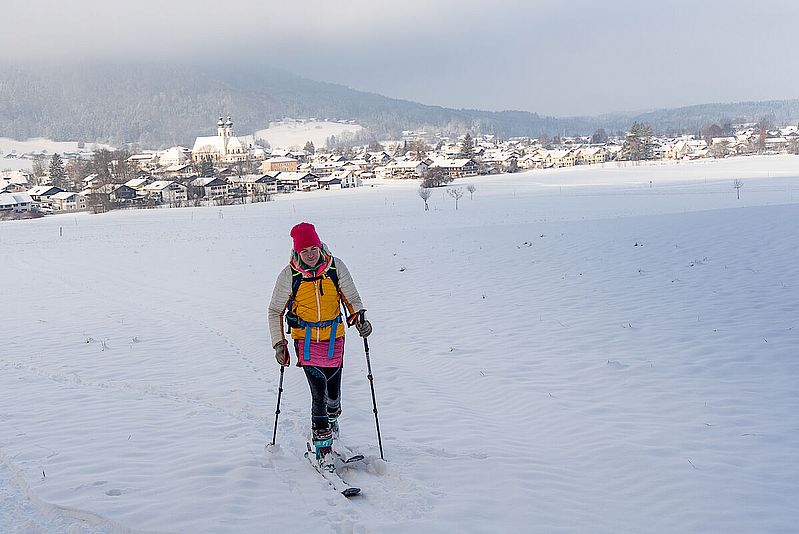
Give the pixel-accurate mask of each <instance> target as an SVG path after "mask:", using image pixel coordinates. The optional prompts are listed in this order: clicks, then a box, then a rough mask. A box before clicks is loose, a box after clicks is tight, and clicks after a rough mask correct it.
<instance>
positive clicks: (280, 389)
mask: <svg viewBox="0 0 799 534" xmlns="http://www.w3.org/2000/svg"><path fill="white" fill-rule="evenodd" d="M285 370H286V366H285V365H281V366H280V384H279V385H278V386H277V408H276V409H275V430H274V431H273V432H272V445H274V444H275V438H276V437H277V418H278V417H279V416H280V397H282V396H283V373H284V372H285Z"/></svg>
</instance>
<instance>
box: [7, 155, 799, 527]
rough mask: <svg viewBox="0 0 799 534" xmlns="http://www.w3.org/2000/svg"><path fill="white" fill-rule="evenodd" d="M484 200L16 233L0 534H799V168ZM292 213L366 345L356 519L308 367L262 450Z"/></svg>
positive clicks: (367, 202) (303, 201)
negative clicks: (333, 468) (362, 324)
mask: <svg viewBox="0 0 799 534" xmlns="http://www.w3.org/2000/svg"><path fill="white" fill-rule="evenodd" d="M735 178H738V179H741V180H743V182H744V186H743V188H742V189H741V191H740V193H741V198H740V200H737V199H736V194H735V190H734V189H733V187H732V182H733V179H735ZM650 181H651V182H652V183H651V185H650ZM469 183H471V184H474V185H475V186H476V191H475V193H474V198H473V199H470V198H469V193H468V192H466V193H465V196H464V198H462V199H461V200H460V203H459V209H458V210H457V211H456V210H455V206H454V200H453V199H452V198H451V197H450V196H449V195H446V194H444V193H443V191H438V190H437V191H436V192H435V193H434V194H433V196H432V198H431V199H430V204H431V211H429V212H425V211H423V203H422V200H421V199H420V198H419V197H418V195H417V194H416V186H415V185H414V184H412V183H380V184H377V185H376V186H375V187H364V188H360V189H358V190H343V191H335V192H333V191H331V192H315V193H306V194H302V193H300V194H294V195H291V196H285V197H281V198H280V199H279V200H278V201H276V202H270V203H265V204H256V205H247V206H229V207H224V208H185V209H164V210H148V211H129V212H114V213H110V214H106V215H94V216H93V215H78V216H75V215H64V216H55V217H48V218H45V219H40V220H35V221H18V222H6V223H0V250H2V254H0V279H2V280H3V284H2V286H3V289H2V296H3V299H2V300H3V303H4V310H5V312H4V313H3V319H2V322H0V324H1V325H2V330H3V339H2V342H0V347H1V348H0V371H1V372H0V391H2V395H0V422H1V423H2V424H0V531H1V532H4V533H5V532H11V533H38V532H47V533H51V532H58V533H61V532H68V533H73V534H74V533H84V532H90V533H101V532H102V533H106V532H110V533H119V532H185V533H199V532H203V533H205V532H208V533H263V532H337V533H346V532H354V533H366V532H372V533H378V532H379V533H385V532H389V533H391V532H397V533H400V532H401V533H405V532H425V533H430V532H440V533H452V532H475V533H482V532H513V533H517V532H518V533H526V532H547V533H551V532H563V533H621V532H636V533H674V532H680V533H752V532H768V533H778V532H784V533H788V532H796V525H797V524H799V482H798V481H799V389H798V388H797V383H799V359H797V355H799V274H797V267H796V264H797V259H799V232H798V231H797V222H799V157H788V156H783V157H769V158H745V159H729V160H724V161H712V162H710V161H709V162H703V163H697V164H680V165H651V166H640V167H627V168H619V167H616V166H615V165H607V166H605V167H604V168H601V167H587V168H576V169H569V170H561V171H554V172H551V171H550V172H538V171H535V172H529V173H523V174H516V175H512V176H494V177H481V178H473V179H466V180H464V181H463V182H462V183H458V184H456V185H466V184H469ZM575 184H580V185H575ZM301 220H307V221H310V222H313V223H315V224H316V225H317V227H318V229H319V233H320V235H321V236H322V239H323V240H325V241H326V242H327V243H328V244H329V246H330V247H331V249H332V250H333V252H334V253H335V254H337V255H339V256H341V257H342V258H343V259H344V260H345V261H346V262H347V264H348V266H349V268H350V270H351V271H352V272H353V275H354V276H355V280H356V283H357V284H358V286H359V290H360V292H361V294H362V296H363V297H364V300H365V302H366V306H367V307H368V309H369V316H370V319H371V320H372V322H373V325H374V328H375V330H374V334H373V335H372V336H371V337H370V338H369V341H370V348H371V359H372V370H373V372H374V376H375V382H374V384H375V390H376V394H377V403H378V408H379V415H380V429H381V432H382V435H383V447H384V450H385V456H386V462H385V463H384V462H381V461H380V460H379V458H378V449H377V439H376V434H375V426H374V415H373V413H372V406H371V395H370V392H369V383H368V380H367V379H366V363H365V358H364V354H363V347H362V344H361V341H360V339H359V338H358V337H357V336H354V335H350V336H348V343H347V356H346V363H345V374H344V388H345V389H344V394H343V395H344V404H343V408H344V414H343V416H342V442H343V443H344V444H346V445H348V446H350V447H351V448H353V449H357V450H359V451H361V452H363V453H364V454H366V455H367V460H366V462H365V463H364V465H360V466H355V467H353V468H352V469H350V470H348V471H347V472H346V475H347V477H348V478H349V479H350V480H351V482H352V483H354V484H357V485H358V486H360V487H361V488H362V489H363V494H362V495H360V496H358V497H355V498H353V499H351V500H347V499H346V498H344V497H343V496H341V495H338V494H337V493H335V492H333V491H331V490H330V489H329V488H328V487H327V486H326V484H325V483H324V482H323V481H322V480H321V479H320V477H319V475H318V474H317V473H316V472H314V471H313V470H312V469H311V468H310V467H309V465H308V464H307V462H306V461H305V460H304V459H303V457H302V452H303V450H304V447H305V440H306V438H307V435H308V426H309V394H308V391H307V389H308V388H307V385H306V383H305V379H304V377H303V375H302V373H301V372H300V370H298V369H297V368H295V367H290V368H288V369H287V371H286V375H285V384H284V388H285V391H284V394H283V402H282V406H281V415H280V421H279V423H280V424H279V429H278V433H277V443H278V447H277V448H276V449H274V450H266V449H265V447H264V445H265V444H266V443H267V442H269V441H270V440H271V436H272V428H273V423H274V412H275V401H276V398H277V387H278V378H279V372H278V368H277V365H276V364H275V362H274V359H273V353H272V350H271V348H270V340H269V339H268V334H267V330H266V325H265V322H266V319H265V308H266V303H267V300H268V298H269V296H270V294H271V290H272V286H273V284H274V280H275V277H276V275H277V273H278V271H279V269H280V268H281V267H282V266H283V265H284V264H285V263H286V262H287V259H288V249H289V247H290V239H289V237H288V231H289V229H290V227H291V226H292V225H293V224H295V223H296V222H299V221H301ZM62 233H63V235H61V234H62Z"/></svg>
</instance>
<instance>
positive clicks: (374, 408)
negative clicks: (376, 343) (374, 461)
mask: <svg viewBox="0 0 799 534" xmlns="http://www.w3.org/2000/svg"><path fill="white" fill-rule="evenodd" d="M365 320H366V314H365V313H364V312H361V321H365ZM363 351H364V353H365V354H366V370H367V372H368V373H369V374H367V375H366V378H368V379H369V387H370V388H371V389H372V411H374V413H375V428H377V445H378V447H380V459H381V460H385V458H383V440H382V439H381V437H380V421H378V419H377V401H376V400H375V379H374V376H372V363H371V361H370V360H369V342H368V341H367V340H366V338H363Z"/></svg>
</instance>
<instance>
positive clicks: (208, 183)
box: [190, 176, 230, 198]
mask: <svg viewBox="0 0 799 534" xmlns="http://www.w3.org/2000/svg"><path fill="white" fill-rule="evenodd" d="M190 185H191V188H192V189H193V192H192V198H194V195H195V194H196V195H199V196H200V197H201V198H221V197H224V196H226V195H227V194H228V192H229V190H230V182H228V181H227V179H226V178H223V177H221V176H203V177H201V178H195V179H194V180H192V181H191V183H190Z"/></svg>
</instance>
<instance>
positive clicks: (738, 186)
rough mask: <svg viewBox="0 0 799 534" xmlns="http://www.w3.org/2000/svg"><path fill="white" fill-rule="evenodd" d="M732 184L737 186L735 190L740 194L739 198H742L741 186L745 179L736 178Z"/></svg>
mask: <svg viewBox="0 0 799 534" xmlns="http://www.w3.org/2000/svg"><path fill="white" fill-rule="evenodd" d="M732 186H733V187H734V188H735V192H736V193H737V194H738V200H741V188H742V187H743V186H744V183H743V180H739V179H737V178H736V179H735V180H734V181H733V182H732Z"/></svg>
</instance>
